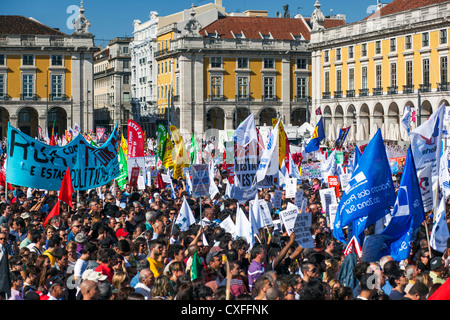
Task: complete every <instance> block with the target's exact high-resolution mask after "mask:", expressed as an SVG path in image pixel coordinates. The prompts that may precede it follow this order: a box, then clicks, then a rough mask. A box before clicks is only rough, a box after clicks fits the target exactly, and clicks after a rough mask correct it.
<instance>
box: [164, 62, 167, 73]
mask: <svg viewBox="0 0 450 320" xmlns="http://www.w3.org/2000/svg"><path fill="white" fill-rule="evenodd" d="M164 73H167V61H166V62H164Z"/></svg>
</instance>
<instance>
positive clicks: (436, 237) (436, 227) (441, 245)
mask: <svg viewBox="0 0 450 320" xmlns="http://www.w3.org/2000/svg"><path fill="white" fill-rule="evenodd" d="M446 202H447V201H446V200H445V199H444V198H442V199H441V201H440V204H439V208H438V210H437V214H436V219H435V221H434V224H433V229H432V230H431V235H430V246H431V247H432V248H433V249H434V250H436V251H438V252H445V250H446V249H447V240H448V238H449V237H450V234H449V231H448V227H447V221H446V217H445V211H446V209H445V207H446Z"/></svg>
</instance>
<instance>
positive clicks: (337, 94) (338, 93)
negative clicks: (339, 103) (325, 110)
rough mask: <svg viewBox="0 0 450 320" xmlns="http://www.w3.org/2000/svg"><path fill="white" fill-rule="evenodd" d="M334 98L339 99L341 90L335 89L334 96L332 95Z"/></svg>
mask: <svg viewBox="0 0 450 320" xmlns="http://www.w3.org/2000/svg"><path fill="white" fill-rule="evenodd" d="M333 97H334V98H335V99H339V98H342V91H340V90H339V91H335V92H334V96H333Z"/></svg>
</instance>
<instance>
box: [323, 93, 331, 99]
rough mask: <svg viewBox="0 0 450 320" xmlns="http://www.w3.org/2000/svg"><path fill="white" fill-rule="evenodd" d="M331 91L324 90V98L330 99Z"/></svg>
mask: <svg viewBox="0 0 450 320" xmlns="http://www.w3.org/2000/svg"><path fill="white" fill-rule="evenodd" d="M330 98H331V93H330V92H322V99H330Z"/></svg>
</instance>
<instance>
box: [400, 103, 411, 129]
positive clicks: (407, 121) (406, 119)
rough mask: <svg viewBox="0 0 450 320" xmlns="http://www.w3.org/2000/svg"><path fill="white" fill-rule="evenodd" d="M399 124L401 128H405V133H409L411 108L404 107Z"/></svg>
mask: <svg viewBox="0 0 450 320" xmlns="http://www.w3.org/2000/svg"><path fill="white" fill-rule="evenodd" d="M401 123H402V125H403V127H404V128H405V130H406V132H408V134H409V132H410V131H411V107H410V106H405V109H404V110H403V117H402V120H401Z"/></svg>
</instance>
